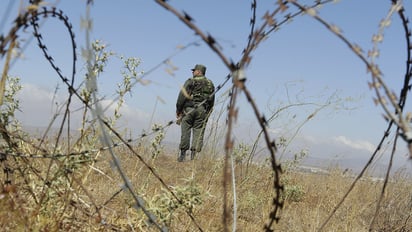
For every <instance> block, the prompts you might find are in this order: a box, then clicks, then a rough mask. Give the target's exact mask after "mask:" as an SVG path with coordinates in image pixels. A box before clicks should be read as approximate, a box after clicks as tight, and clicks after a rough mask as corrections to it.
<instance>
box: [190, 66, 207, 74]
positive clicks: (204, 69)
mask: <svg viewBox="0 0 412 232" xmlns="http://www.w3.org/2000/svg"><path fill="white" fill-rule="evenodd" d="M195 70H200V71H201V72H202V73H203V74H206V66H204V65H202V64H197V65H195V67H194V68H192V71H195Z"/></svg>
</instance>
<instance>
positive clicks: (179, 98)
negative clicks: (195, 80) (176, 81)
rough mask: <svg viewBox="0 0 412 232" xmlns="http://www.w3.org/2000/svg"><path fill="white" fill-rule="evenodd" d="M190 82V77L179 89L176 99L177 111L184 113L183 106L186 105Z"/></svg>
mask: <svg viewBox="0 0 412 232" xmlns="http://www.w3.org/2000/svg"><path fill="white" fill-rule="evenodd" d="M189 83H190V79H188V80H186V82H185V83H184V85H183V86H182V88H181V89H180V91H179V95H178V96H177V101H176V113H182V112H183V107H184V105H185V102H186V99H187V98H186V94H185V91H186V93H187V90H188V86H189ZM183 89H184V90H183Z"/></svg>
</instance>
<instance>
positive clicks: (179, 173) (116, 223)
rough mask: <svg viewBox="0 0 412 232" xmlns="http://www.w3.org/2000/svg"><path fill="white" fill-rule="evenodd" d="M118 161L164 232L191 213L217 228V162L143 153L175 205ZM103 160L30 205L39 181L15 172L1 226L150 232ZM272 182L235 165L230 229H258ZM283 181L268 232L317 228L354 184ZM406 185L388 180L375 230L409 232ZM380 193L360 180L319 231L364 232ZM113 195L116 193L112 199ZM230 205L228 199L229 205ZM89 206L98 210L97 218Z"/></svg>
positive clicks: (336, 175) (345, 180) (188, 225)
mask: <svg viewBox="0 0 412 232" xmlns="http://www.w3.org/2000/svg"><path fill="white" fill-rule="evenodd" d="M138 150H139V151H140V152H142V153H141V154H144V153H145V152H147V149H145V148H139V149H138ZM119 156H120V158H121V160H122V164H123V169H124V171H125V172H126V175H127V176H128V177H129V178H130V181H131V183H132V185H133V186H134V190H135V192H136V193H137V194H138V195H140V196H141V197H142V198H143V199H144V200H145V202H146V208H147V209H150V210H151V212H153V213H154V214H155V215H156V217H157V219H158V222H159V223H160V224H165V225H166V226H167V227H168V228H169V230H170V231H197V230H198V228H197V227H196V224H195V223H194V222H193V221H192V220H191V218H190V217H189V214H191V215H193V218H194V220H195V221H196V223H197V224H198V225H199V227H200V228H202V229H203V230H204V231H222V230H223V225H222V214H223V207H222V205H223V202H222V199H223V192H222V191H223V190H222V189H223V187H222V179H223V178H222V168H223V161H222V160H216V159H211V158H209V157H208V156H207V154H205V153H204V154H202V156H201V157H199V159H197V160H195V161H188V162H184V163H178V162H176V157H175V156H171V155H160V156H159V157H157V158H156V159H151V158H149V156H148V158H147V162H148V163H149V164H150V165H151V166H152V167H153V168H154V170H155V172H156V173H157V174H158V175H159V176H160V177H161V178H162V179H163V181H164V182H165V183H166V184H167V186H169V188H170V189H171V190H172V191H173V192H174V193H175V194H176V196H178V197H179V198H180V199H181V200H182V202H181V203H179V202H178V201H177V200H176V199H174V198H173V197H172V196H171V194H170V192H169V191H166V189H165V187H164V186H162V185H161V184H160V182H159V180H158V179H157V178H156V177H155V176H154V175H153V173H152V172H150V171H148V169H147V168H145V167H143V165H142V164H141V162H140V161H139V160H138V159H137V158H136V157H135V156H134V155H132V154H130V152H128V151H127V150H123V151H119ZM143 156H144V155H143ZM108 157H109V155H108V154H105V153H101V154H99V155H98V156H97V157H95V158H97V160H98V161H97V162H96V163H88V164H87V165H84V166H82V167H81V168H79V169H77V170H76V171H75V172H73V173H71V174H67V175H65V179H66V181H64V180H61V181H57V180H55V182H54V183H53V184H52V185H50V186H49V187H50V190H49V191H45V193H47V196H45V198H44V200H43V203H38V202H37V203H36V202H35V200H34V197H33V196H32V195H33V194H34V195H36V196H37V195H38V193H36V191H38V192H40V191H41V186H42V185H41V181H40V179H41V178H39V177H35V176H32V177H26V178H25V179H26V180H27V179H28V178H30V180H31V182H29V183H25V182H24V181H23V178H19V175H18V174H17V173H14V176H15V177H16V179H15V180H14V182H13V185H12V186H11V187H12V189H3V193H2V194H1V199H0V225H1V226H0V229H1V230H2V231H24V230H26V231H27V230H29V231H30V230H32V231H58V230H66V231H101V230H104V231H113V230H114V231H133V230H134V231H156V230H157V229H156V228H155V227H154V226H148V223H147V217H145V216H144V215H143V213H142V211H141V210H136V209H135V207H134V200H133V199H132V197H131V195H130V194H129V193H128V192H127V190H121V189H122V186H121V185H122V181H121V180H120V178H119V177H118V174H117V172H116V171H115V170H113V168H112V167H111V165H110V162H108ZM144 157H145V156H144ZM9 160H10V159H9ZM45 161H46V160H36V161H35V162H32V165H33V167H32V169H33V170H34V169H37V170H39V172H38V176H42V175H44V174H42V173H44V171H42V170H44V169H45V166H46V163H47V162H45ZM20 165H23V163H22V162H20ZM42 165H43V166H42ZM91 166H93V168H91ZM26 168H27V167H26ZM26 173H27V175H34V173H32V172H26ZM56 176H57V175H56ZM71 177H74V178H71ZM272 178H273V176H272V171H271V169H270V168H269V167H267V166H265V165H260V166H259V165H254V166H251V167H249V169H248V170H247V172H246V167H245V166H244V165H243V164H238V166H237V167H236V188H237V189H236V194H237V220H236V226H237V231H263V226H264V224H265V223H266V222H267V221H268V218H269V213H270V211H271V205H272V204H271V201H272V199H273V197H274V191H273V187H272V183H273V180H272ZM282 178H283V179H282V181H283V182H284V184H285V186H286V188H285V196H283V197H284V199H285V206H284V208H283V210H282V211H281V220H280V222H279V223H278V224H276V225H275V227H274V229H275V231H317V229H318V228H319V226H320V225H321V224H322V223H323V222H324V220H325V219H326V218H327V216H328V215H329V214H330V212H331V211H332V209H333V208H334V207H335V206H336V204H337V203H338V202H339V201H340V200H341V198H342V196H343V194H344V193H345V192H346V190H347V188H348V186H349V185H350V184H351V182H352V181H353V179H352V178H349V177H347V176H344V175H342V174H341V172H340V171H339V170H334V171H333V172H331V174H330V175H319V174H310V173H299V172H286V173H284V175H283V176H282ZM63 179H64V178H63ZM9 187H10V186H9ZM411 187H412V184H411V182H410V180H407V179H406V178H403V177H402V176H401V175H399V176H398V177H396V178H393V180H391V182H390V183H389V186H388V191H387V192H386V194H385V198H384V201H383V203H382V207H381V209H380V211H379V212H380V213H379V216H378V218H377V220H376V222H377V223H376V224H375V225H374V230H376V231H411V229H410V228H412V220H411V219H410V216H411V204H412V199H411V193H410V189H411ZM381 189H382V183H381V182H373V181H371V180H366V179H365V180H362V181H360V182H359V183H358V184H357V186H356V188H355V190H354V191H353V192H352V193H351V194H350V195H349V198H348V199H347V200H346V201H345V203H344V204H343V206H342V207H341V208H340V209H339V210H338V211H337V213H336V214H335V215H334V216H333V218H332V219H331V221H330V222H329V223H328V225H327V226H326V228H325V229H326V231H368V229H369V225H370V223H371V220H372V217H373V215H374V213H375V210H376V202H377V199H378V197H379V194H380V191H381ZM118 191H121V192H120V193H119V194H116V192H118ZM31 192H34V193H31ZM230 198H233V194H232V193H230ZM37 199H40V198H39V197H37ZM37 201H38V200H37ZM232 201H233V199H230V204H231V203H232ZM93 202H94V203H93ZM93 204H95V206H93ZM182 204H183V205H185V207H184V206H182ZM96 207H97V208H99V209H100V210H99V212H100V216H99V215H98V213H96ZM232 209H233V207H232ZM231 222H233V218H232V220H231Z"/></svg>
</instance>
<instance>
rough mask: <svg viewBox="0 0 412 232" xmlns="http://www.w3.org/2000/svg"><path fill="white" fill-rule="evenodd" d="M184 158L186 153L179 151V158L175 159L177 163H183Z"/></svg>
mask: <svg viewBox="0 0 412 232" xmlns="http://www.w3.org/2000/svg"><path fill="white" fill-rule="evenodd" d="M185 156H186V151H184V150H181V151H180V155H179V158H177V162H183V161H184V160H185Z"/></svg>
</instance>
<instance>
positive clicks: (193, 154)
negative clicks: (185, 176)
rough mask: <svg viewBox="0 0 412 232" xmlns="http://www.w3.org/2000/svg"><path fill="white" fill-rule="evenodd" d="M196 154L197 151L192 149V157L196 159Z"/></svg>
mask: <svg viewBox="0 0 412 232" xmlns="http://www.w3.org/2000/svg"><path fill="white" fill-rule="evenodd" d="M195 155H196V151H195V150H192V152H191V153H190V159H191V160H194V159H195Z"/></svg>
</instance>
